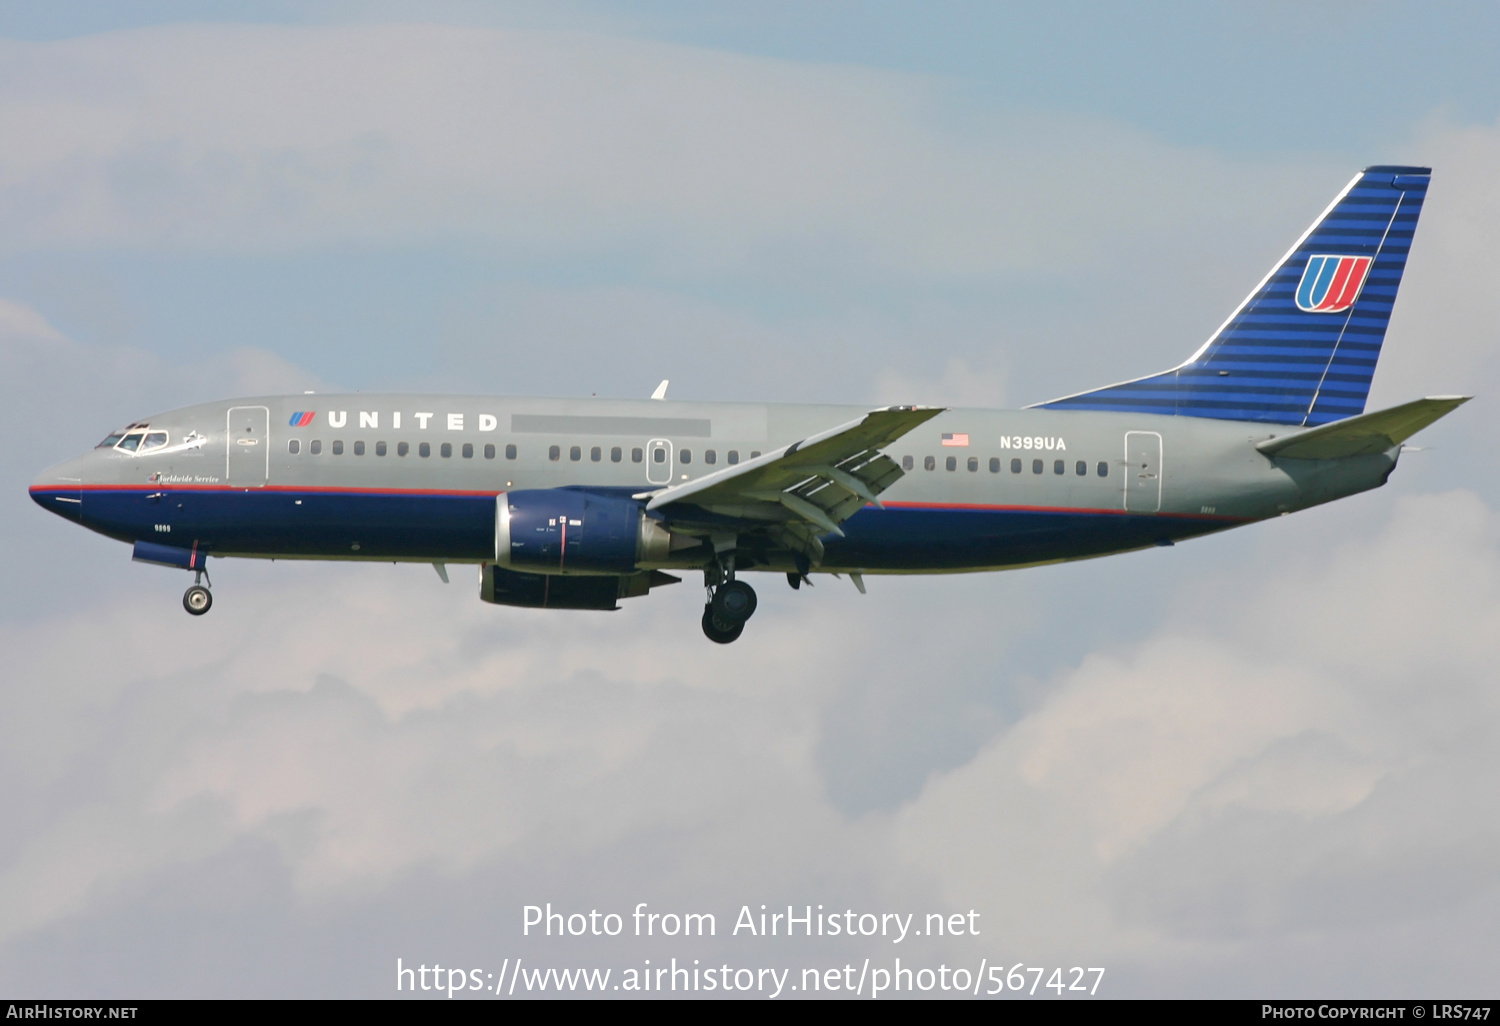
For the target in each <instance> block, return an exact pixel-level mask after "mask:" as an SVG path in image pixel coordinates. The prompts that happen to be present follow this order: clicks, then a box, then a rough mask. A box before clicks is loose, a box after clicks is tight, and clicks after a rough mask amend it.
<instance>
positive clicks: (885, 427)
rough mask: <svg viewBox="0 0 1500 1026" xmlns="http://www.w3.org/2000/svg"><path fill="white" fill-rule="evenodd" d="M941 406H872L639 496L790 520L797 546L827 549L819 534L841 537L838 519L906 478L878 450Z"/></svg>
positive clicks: (711, 519) (726, 522) (687, 516)
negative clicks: (836, 422)
mask: <svg viewBox="0 0 1500 1026" xmlns="http://www.w3.org/2000/svg"><path fill="white" fill-rule="evenodd" d="M942 412H943V409H942V408H941V407H921V406H890V407H886V408H885V409H880V410H872V411H870V412H869V413H867V414H865V415H864V416H863V417H861V418H859V419H858V420H852V421H850V422H849V423H847V424H841V425H839V426H838V427H836V428H831V429H829V430H827V431H824V432H822V433H820V434H816V435H813V436H811V437H809V438H804V439H802V440H801V441H800V442H793V443H792V444H791V445H787V446H783V447H782V448H780V449H776V450H774V451H772V452H768V453H766V454H765V455H763V456H757V457H756V458H754V459H752V460H749V461H747V462H745V463H741V464H738V465H737V466H733V467H725V468H724V469H723V470H719V471H715V472H714V473H712V474H708V475H707V476H705V477H700V478H698V479H697V480H696V481H689V482H686V483H684V484H680V485H676V486H673V487H668V488H663V489H660V490H659V491H655V492H643V493H641V494H640V495H638V496H637V498H645V497H647V496H649V497H650V501H649V502H648V503H647V504H646V508H647V509H648V510H662V512H663V513H665V514H666V515H667V516H668V517H669V518H671V519H673V520H678V519H684V520H688V521H693V520H700V521H702V522H704V523H705V524H708V525H712V524H715V523H716V524H720V525H723V526H725V527H731V526H733V527H764V526H778V525H780V526H784V527H787V528H789V529H791V530H792V533H793V534H794V535H795V536H797V537H798V538H799V539H800V541H801V543H802V544H800V545H797V546H795V547H797V548H806V547H812V548H815V549H817V550H821V545H817V544H816V543H815V539H816V536H817V535H819V534H826V533H830V532H831V533H833V534H837V535H839V536H840V537H842V536H843V531H841V530H840V529H839V526H838V525H839V524H841V523H843V522H844V521H845V520H847V519H849V518H850V517H852V516H853V515H854V514H855V513H857V512H858V511H859V510H860V509H861V508H862V507H863V506H864V505H865V504H866V503H874V504H875V505H877V506H878V505H880V499H879V498H878V496H879V495H880V493H881V492H883V491H885V490H886V489H887V488H889V487H890V486H891V485H892V484H893V483H894V482H895V481H896V480H897V479H898V478H900V477H901V475H902V473H903V472H902V470H901V468H900V467H898V466H897V465H896V461H895V460H893V459H891V458H890V457H889V456H886V455H884V454H883V453H882V452H881V451H880V450H881V449H882V448H883V447H885V446H887V445H889V444H891V443H892V442H894V441H895V440H896V439H898V438H900V437H901V436H902V435H904V434H906V433H907V432H908V431H910V430H912V429H913V428H915V427H917V426H919V425H921V424H925V423H926V422H927V421H929V420H931V419H932V418H933V417H936V416H937V415H938V414H939V413H942ZM704 513H706V514H708V517H707V518H703V516H702V514H704ZM747 521H748V523H746V522H747Z"/></svg>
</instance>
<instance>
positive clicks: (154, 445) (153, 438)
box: [141, 431, 167, 452]
mask: <svg viewBox="0 0 1500 1026" xmlns="http://www.w3.org/2000/svg"><path fill="white" fill-rule="evenodd" d="M166 444H167V433H166V432H165V431H147V432H146V437H145V439H143V440H142V441H141V452H150V451H151V450H152V449H160V448H162V447H163V446H165V445H166Z"/></svg>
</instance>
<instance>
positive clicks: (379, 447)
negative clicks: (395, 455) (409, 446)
mask: <svg viewBox="0 0 1500 1026" xmlns="http://www.w3.org/2000/svg"><path fill="white" fill-rule="evenodd" d="M388 452H390V449H388V448H387V447H386V444H385V443H384V442H376V443H375V455H376V456H384V455H385V454H386V453H388Z"/></svg>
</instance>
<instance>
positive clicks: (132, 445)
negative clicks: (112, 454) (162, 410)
mask: <svg viewBox="0 0 1500 1026" xmlns="http://www.w3.org/2000/svg"><path fill="white" fill-rule="evenodd" d="M144 437H146V432H144V431H132V432H130V434H128V435H126V436H125V437H124V438H123V439H121V440H120V444H119V445H117V446H116V447H115V448H117V449H124V450H125V451H126V452H135V451H136V449H138V448H139V447H140V444H141V439H142V438H144Z"/></svg>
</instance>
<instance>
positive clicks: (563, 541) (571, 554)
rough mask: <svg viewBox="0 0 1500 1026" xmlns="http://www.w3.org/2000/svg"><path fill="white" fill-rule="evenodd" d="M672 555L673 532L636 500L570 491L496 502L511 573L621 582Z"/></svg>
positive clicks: (514, 495) (498, 558)
mask: <svg viewBox="0 0 1500 1026" xmlns="http://www.w3.org/2000/svg"><path fill="white" fill-rule="evenodd" d="M695 544H696V542H695ZM671 549H672V536H671V534H669V533H668V531H667V529H666V528H664V527H662V525H661V524H660V523H658V522H657V521H656V520H654V519H652V518H651V517H648V516H647V515H646V510H645V506H644V505H642V504H641V503H639V502H637V501H635V500H633V499H630V498H619V497H616V496H612V495H599V494H596V493H592V492H584V491H576V490H574V489H570V488H536V489H528V490H523V491H515V492H501V493H500V494H499V495H498V496H496V498H495V562H496V564H498V565H499V566H501V567H503V568H504V569H507V570H518V571H522V572H523V573H526V574H546V575H561V574H566V575H582V576H601V575H604V576H620V575H623V574H633V573H635V572H636V571H637V570H639V569H641V568H642V566H643V564H644V565H651V564H662V563H665V562H667V561H668V557H669V555H670V553H671ZM586 608H595V607H592V606H590V607H586Z"/></svg>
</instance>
